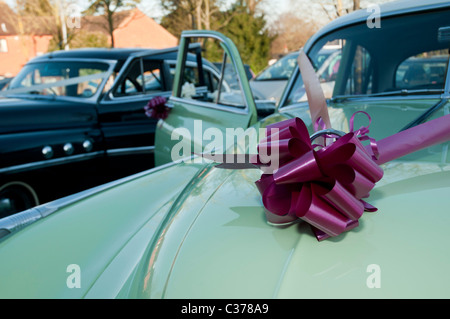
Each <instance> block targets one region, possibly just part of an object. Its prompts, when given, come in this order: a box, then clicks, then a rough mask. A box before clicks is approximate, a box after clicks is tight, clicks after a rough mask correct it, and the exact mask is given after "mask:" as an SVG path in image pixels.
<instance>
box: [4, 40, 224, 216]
mask: <svg viewBox="0 0 450 319" xmlns="http://www.w3.org/2000/svg"><path fill="white" fill-rule="evenodd" d="M177 52H178V48H176V47H175V48H171V49H164V50H148V49H80V50H71V51H58V52H53V53H49V54H46V55H43V56H40V57H37V58H35V59H33V60H32V61H30V62H29V63H28V64H26V65H25V66H24V67H23V69H22V70H21V72H20V73H19V74H18V75H17V76H16V77H15V78H14V79H13V80H12V81H11V82H10V83H9V86H8V89H7V90H6V91H1V92H0V218H1V217H4V216H7V215H10V214H12V213H15V212H18V211H22V210H24V209H27V208H29V207H33V206H35V205H37V204H40V203H43V202H47V201H49V200H53V199H55V198H58V197H61V196H66V195H68V194H71V193H73V192H78V191H81V190H83V189H86V188H89V187H92V186H95V185H99V184H101V183H105V182H108V181H111V180H113V179H116V178H120V177H123V176H126V175H129V174H133V173H136V172H139V171H141V170H145V169H148V168H151V167H153V166H154V161H153V149H154V133H155V126H156V123H157V120H156V119H153V118H149V117H148V116H146V114H145V112H144V106H146V105H147V103H148V101H149V100H150V99H151V98H153V97H155V96H164V97H168V96H170V94H171V89H172V77H173V74H174V72H175V65H176V59H177ZM188 59H189V60H190V61H189V62H188V65H189V67H191V68H192V70H191V71H192V73H193V74H195V72H196V65H197V64H196V60H195V57H194V56H190V57H189V58H188ZM204 72H205V75H206V76H207V77H217V76H218V73H217V69H216V68H215V67H214V66H213V65H212V64H207V65H206V66H205V69H204ZM211 80H212V81H213V80H214V79H212V78H211Z"/></svg>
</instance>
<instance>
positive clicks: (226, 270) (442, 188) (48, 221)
mask: <svg viewBox="0 0 450 319" xmlns="http://www.w3.org/2000/svg"><path fill="white" fill-rule="evenodd" d="M384 169H385V176H384V177H383V179H382V180H381V181H380V182H379V183H378V185H377V186H376V188H375V189H374V190H373V191H372V193H371V196H370V198H369V200H368V201H369V202H370V203H371V204H373V205H375V206H376V207H377V208H378V209H379V210H378V212H375V213H365V214H364V215H363V217H362V218H361V219H360V226H359V227H357V228H355V229H353V230H351V231H349V232H346V233H344V234H341V235H340V236H338V237H335V238H331V239H327V240H325V241H322V242H318V241H317V240H316V238H315V237H314V236H313V233H312V231H311V229H310V227H309V225H307V224H306V223H304V222H299V223H297V224H294V225H291V226H288V227H275V226H270V225H268V224H267V223H266V220H265V214H264V208H263V206H262V201H261V196H260V195H259V193H258V191H257V189H256V186H255V184H254V182H255V181H256V180H257V179H259V177H260V174H261V172H260V171H259V170H254V169H249V170H226V169H218V168H214V167H213V165H210V164H207V165H201V164H195V163H194V164H190V165H187V164H180V165H173V166H170V167H168V168H166V169H163V170H155V171H151V172H149V173H148V174H144V175H143V176H140V177H139V178H135V179H132V180H131V181H129V182H124V183H121V184H119V185H117V186H115V187H113V188H111V189H109V190H105V191H103V192H100V193H98V194H97V195H95V196H91V197H87V198H84V199H82V200H80V201H78V202H75V203H73V204H72V205H69V206H68V207H66V208H63V209H61V210H60V211H57V212H55V213H54V214H51V215H49V216H48V217H46V218H44V219H42V220H40V221H38V222H36V223H34V224H32V225H30V226H28V227H26V228H24V229H23V230H21V231H19V232H17V233H16V234H13V235H11V236H9V237H6V238H4V239H3V240H2V241H1V242H0V255H1V256H2V262H1V263H0V283H1V285H0V297H1V298H328V297H333V298H347V297H351V298H366V297H367V298H378V297H379V298H390V297H394V298H396V297H397V298H409V297H411V298H428V297H429V298H440V297H443V298H448V297H449V296H450V288H449V287H450V278H449V276H447V272H448V268H449V266H450V257H449V255H448V253H447V251H448V249H447V243H448V242H449V239H450V235H449V233H448V231H447V225H448V222H449V220H448V219H449V217H448V214H447V211H448V209H447V206H448V199H447V196H448V193H449V191H450V167H448V166H445V167H444V166H440V165H438V164H426V163H422V164H419V163H407V162H404V163H402V162H392V163H389V164H386V165H384ZM169 181H170V182H169ZM186 181H190V182H188V183H187V184H186ZM73 264H75V265H78V266H79V269H80V270H81V274H80V275H81V276H80V277H81V287H80V288H69V286H68V284H67V281H68V280H69V278H70V276H71V272H70V271H68V266H70V265H73ZM373 265H375V266H377V267H378V269H379V271H380V272H381V273H380V274H379V275H380V278H381V286H380V287H378V288H370V285H369V284H368V280H369V279H370V276H371V272H370V271H371V269H372V268H371V267H373Z"/></svg>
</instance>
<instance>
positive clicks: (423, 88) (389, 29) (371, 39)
mask: <svg viewBox="0 0 450 319" xmlns="http://www.w3.org/2000/svg"><path fill="white" fill-rule="evenodd" d="M449 25H450V10H441V11H436V12H428V13H420V14H413V15H405V16H402V17H398V16H397V17H390V18H385V19H383V20H382V22H381V27H380V28H369V27H368V25H367V24H366V23H360V24H357V25H352V26H350V27H346V28H342V29H338V30H337V31H335V32H331V33H329V34H327V35H325V36H323V37H322V38H320V39H319V40H318V41H316V43H315V44H314V45H313V46H312V47H311V50H309V52H308V56H309V57H310V59H311V60H312V62H313V65H314V67H315V69H316V71H317V75H318V76H319V79H320V82H321V86H322V89H323V91H324V95H325V97H326V98H328V99H329V98H334V97H341V96H347V97H348V96H364V95H376V96H382V95H386V96H388V95H395V94H418V93H424V94H431V93H442V92H443V90H444V87H445V78H446V74H447V68H448V60H449V48H450V43H449V42H448V41H447V42H446V41H442V40H439V38H440V37H439V29H442V28H445V27H448V26H449ZM325 49H327V51H328V52H331V51H333V53H331V54H330V55H328V56H327V57H325V59H324V58H323V57H322V55H323V52H324V50H325ZM319 60H323V62H322V63H321V64H320V63H319V64H316V63H315V62H316V61H319ZM305 100H306V94H305V90H304V87H303V81H302V78H301V77H297V79H295V84H294V85H293V86H292V90H291V91H290V92H289V96H288V99H287V101H286V102H285V104H284V105H290V104H294V103H297V102H301V101H305Z"/></svg>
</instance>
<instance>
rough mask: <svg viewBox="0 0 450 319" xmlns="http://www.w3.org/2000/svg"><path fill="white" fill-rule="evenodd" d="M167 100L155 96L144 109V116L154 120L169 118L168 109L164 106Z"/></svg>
mask: <svg viewBox="0 0 450 319" xmlns="http://www.w3.org/2000/svg"><path fill="white" fill-rule="evenodd" d="M166 102H167V99H166V98H165V97H163V96H156V97H154V98H152V99H151V100H150V101H148V104H147V105H146V106H145V107H144V110H145V115H147V116H148V117H150V118H154V119H165V118H167V116H169V112H170V108H168V107H167V106H166Z"/></svg>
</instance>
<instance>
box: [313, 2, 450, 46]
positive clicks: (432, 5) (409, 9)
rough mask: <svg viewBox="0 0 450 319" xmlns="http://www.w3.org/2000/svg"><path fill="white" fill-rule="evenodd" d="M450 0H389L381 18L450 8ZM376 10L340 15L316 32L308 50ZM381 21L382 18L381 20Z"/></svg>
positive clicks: (381, 6) (361, 20) (382, 6)
mask: <svg viewBox="0 0 450 319" xmlns="http://www.w3.org/2000/svg"><path fill="white" fill-rule="evenodd" d="M449 7H450V1H448V0H427V1H423V0H398V1H393V2H387V3H383V4H380V5H379V8H380V11H379V13H380V18H381V19H382V18H386V17H389V16H394V15H399V14H406V13H413V12H418V11H427V10H438V9H442V8H449ZM373 14H374V12H373V11H371V10H369V9H360V10H357V11H354V12H352V13H349V14H347V15H344V16H342V17H339V18H337V19H335V20H333V21H331V22H330V23H328V24H327V25H326V26H324V27H323V28H322V29H320V30H319V31H318V32H316V33H315V34H314V35H313V36H312V37H311V38H309V40H308V41H307V43H306V44H305V46H304V49H305V50H306V52H308V50H309V49H310V48H311V46H312V44H314V43H315V42H316V41H317V40H318V39H319V38H321V37H322V36H324V35H325V34H327V33H329V32H331V31H334V30H336V29H338V28H342V27H346V26H349V25H352V24H355V23H360V22H363V21H366V20H367V19H368V18H369V17H370V16H371V15H373ZM381 23H383V22H382V20H381Z"/></svg>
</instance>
